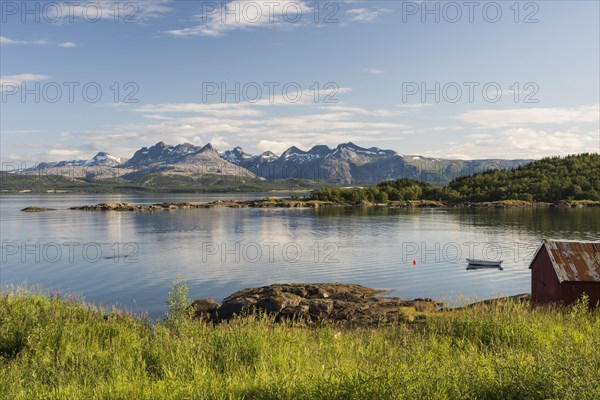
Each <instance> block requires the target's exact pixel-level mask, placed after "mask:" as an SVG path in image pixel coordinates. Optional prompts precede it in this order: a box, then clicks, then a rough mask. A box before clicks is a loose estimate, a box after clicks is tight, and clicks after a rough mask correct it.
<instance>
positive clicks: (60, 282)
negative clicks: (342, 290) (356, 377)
mask: <svg viewBox="0 0 600 400" xmlns="http://www.w3.org/2000/svg"><path fill="white" fill-rule="evenodd" d="M264 196H265V194H245V195H243V194H237V193H236V194H219V195H212V194H211V195H172V194H165V195H156V194H153V195H3V196H2V198H1V203H0V224H1V233H2V260H1V261H2V264H1V266H0V283H1V284H2V285H4V286H6V285H13V284H15V285H20V284H25V285H29V286H32V285H38V284H39V285H41V286H43V287H44V288H45V289H47V290H52V291H53V292H57V291H58V290H61V291H62V292H70V293H72V292H77V293H81V294H83V296H84V297H85V299H86V300H87V301H90V302H93V303H96V304H115V303H116V304H119V305H121V306H125V307H127V308H128V309H130V310H132V311H133V312H144V311H146V312H148V313H149V314H150V316H153V317H157V316H160V315H162V314H164V312H165V311H166V306H165V300H166V299H167V295H168V291H169V285H170V282H171V281H173V280H174V279H175V278H176V277H177V275H178V274H181V276H182V278H183V279H186V280H187V282H188V286H189V289H190V294H189V295H190V297H191V298H199V297H212V298H215V299H216V300H221V299H222V298H223V297H225V296H227V295H228V294H230V293H232V292H234V291H236V290H239V289H242V288H246V287H254V286H261V285H267V284H270V283H276V282H344V283H358V284H362V285H366V286H370V287H375V288H380V289H387V290H389V295H393V296H399V297H404V298H417V297H430V298H434V299H439V300H442V301H446V302H449V303H454V304H456V303H457V302H461V301H464V300H465V299H466V298H468V299H470V300H476V299H485V298H491V297H495V296H498V295H513V294H519V293H525V292H529V289H530V274H529V270H528V264H529V261H530V260H531V257H532V256H533V253H534V251H535V249H536V248H537V246H538V245H539V243H540V241H541V240H542V239H544V238H554V239H575V240H600V231H599V229H598V227H599V226H600V208H584V209H555V208H527V209H388V208H333V209H252V208H244V209H232V208H213V209H193V210H176V211H161V212H153V213H137V212H91V211H74V210H68V209H67V208H68V207H70V206H78V205H84V204H96V203H99V202H105V201H127V202H131V203H139V204H141V203H154V202H162V201H212V200H215V199H231V198H236V199H241V198H246V199H250V198H261V197H264ZM32 205H36V206H46V207H52V208H56V209H57V210H56V211H50V212H41V213H24V212H21V211H19V210H20V209H22V208H24V207H26V206H32ZM467 257H474V258H487V259H498V258H499V259H502V260H504V263H503V267H504V269H503V270H502V271H500V270H497V269H483V270H467V269H466V266H467V264H466V261H465V258H467ZM413 260H414V262H416V264H414V263H413Z"/></svg>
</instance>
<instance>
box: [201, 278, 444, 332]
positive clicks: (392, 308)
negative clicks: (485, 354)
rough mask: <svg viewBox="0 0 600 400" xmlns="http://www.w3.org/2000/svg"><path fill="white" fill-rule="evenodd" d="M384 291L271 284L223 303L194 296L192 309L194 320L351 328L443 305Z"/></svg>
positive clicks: (415, 314)
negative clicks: (256, 318) (265, 319)
mask: <svg viewBox="0 0 600 400" xmlns="http://www.w3.org/2000/svg"><path fill="white" fill-rule="evenodd" d="M382 293H385V291H383V290H377V289H372V288H368V287H365V286H361V285H355V284H334V283H310V284H273V285H269V286H263V287H259V288H250V289H244V290H240V291H238V292H235V293H233V294H231V295H230V296H228V297H226V298H225V299H223V301H222V303H221V304H219V303H217V302H215V301H214V300H213V299H208V298H204V299H198V300H194V302H193V303H192V304H191V306H190V307H191V308H192V310H193V313H194V316H195V318H197V319H198V320H201V321H205V322H211V323H221V322H225V321H229V320H231V319H232V318H235V317H236V316H246V315H251V314H256V313H263V314H267V315H269V316H272V317H274V318H275V319H276V320H302V321H304V322H306V323H309V324H318V323H323V322H328V323H335V324H341V325H345V326H351V327H368V326H378V325H381V324H394V323H398V322H406V321H415V320H418V319H421V318H423V314H431V313H435V312H437V310H439V309H440V308H441V307H442V303H438V302H436V301H434V300H431V299H414V300H404V299H400V298H397V297H380V296H377V295H378V294H382Z"/></svg>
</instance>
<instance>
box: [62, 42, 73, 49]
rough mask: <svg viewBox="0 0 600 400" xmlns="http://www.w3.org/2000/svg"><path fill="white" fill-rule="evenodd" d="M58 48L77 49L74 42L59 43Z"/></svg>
mask: <svg viewBox="0 0 600 400" xmlns="http://www.w3.org/2000/svg"><path fill="white" fill-rule="evenodd" d="M58 47H64V48H67V49H70V48H73V47H77V43H75V42H63V43H59V44H58Z"/></svg>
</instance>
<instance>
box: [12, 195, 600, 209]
mask: <svg viewBox="0 0 600 400" xmlns="http://www.w3.org/2000/svg"><path fill="white" fill-rule="evenodd" d="M332 207H379V208H494V209H505V208H585V207H600V201H592V200H575V201H561V202H558V203H543V202H528V201H517V200H502V201H492V202H479V203H476V202H461V203H454V204H453V203H444V202H441V201H432V200H416V201H390V202H387V203H371V202H357V203H341V202H332V201H320V200H300V199H289V198H275V197H269V198H265V199H260V200H215V201H211V202H205V203H202V202H164V203H154V204H144V205H136V204H131V203H124V202H107V203H99V204H94V205H83V206H75V207H69V209H70V210H82V211H138V212H152V211H171V210H180V209H197V208H332ZM53 210H54V209H51V208H46V207H37V206H30V207H26V208H23V209H22V210H21V211H24V212H42V211H53Z"/></svg>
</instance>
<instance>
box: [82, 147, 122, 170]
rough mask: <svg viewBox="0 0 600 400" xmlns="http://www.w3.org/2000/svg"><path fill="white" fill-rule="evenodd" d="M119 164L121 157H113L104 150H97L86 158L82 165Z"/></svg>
mask: <svg viewBox="0 0 600 400" xmlns="http://www.w3.org/2000/svg"><path fill="white" fill-rule="evenodd" d="M118 164H121V159H120V158H119V157H115V156H113V155H110V154H109V153H107V152H105V151H99V152H98V153H97V154H96V155H95V156H94V157H92V158H90V159H89V160H87V161H86V162H85V163H84V164H83V165H85V166H96V165H105V166H111V167H112V166H115V165H118Z"/></svg>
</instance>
